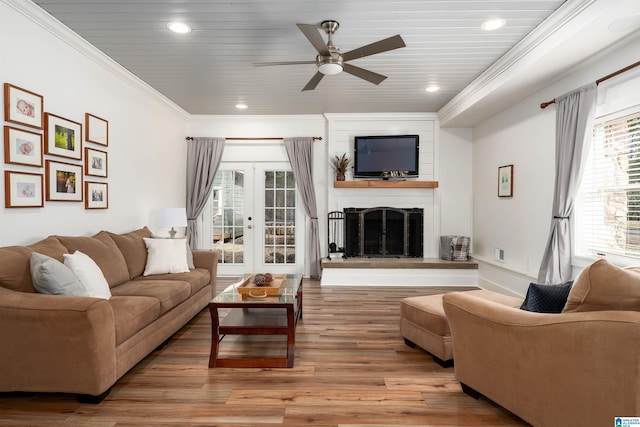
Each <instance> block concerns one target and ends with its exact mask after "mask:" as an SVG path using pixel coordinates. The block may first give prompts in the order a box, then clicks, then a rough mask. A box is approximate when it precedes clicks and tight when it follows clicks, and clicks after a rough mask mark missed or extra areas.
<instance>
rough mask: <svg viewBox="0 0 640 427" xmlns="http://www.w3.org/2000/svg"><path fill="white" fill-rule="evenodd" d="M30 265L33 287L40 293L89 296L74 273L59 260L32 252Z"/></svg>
mask: <svg viewBox="0 0 640 427" xmlns="http://www.w3.org/2000/svg"><path fill="white" fill-rule="evenodd" d="M30 264H31V278H32V280H33V287H34V288H35V289H36V291H38V292H39V293H41V294H49V295H75V296H85V297H86V296H89V293H88V292H87V290H86V288H85V287H84V286H83V285H82V283H80V280H79V279H78V277H77V276H76V275H75V274H74V273H73V271H71V269H70V268H69V267H67V266H66V265H64V264H63V263H61V262H60V261H58V260H57V259H55V258H51V257H49V256H46V255H43V254H39V253H37V252H32V253H31V260H30Z"/></svg>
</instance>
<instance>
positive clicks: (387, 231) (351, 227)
mask: <svg viewBox="0 0 640 427" xmlns="http://www.w3.org/2000/svg"><path fill="white" fill-rule="evenodd" d="M344 214H345V222H344V228H345V233H344V234H345V256H347V257H383V258H384V257H422V256H423V247H422V242H423V228H424V227H423V216H424V214H423V209H419V208H410V209H401V208H389V207H377V208H347V209H344Z"/></svg>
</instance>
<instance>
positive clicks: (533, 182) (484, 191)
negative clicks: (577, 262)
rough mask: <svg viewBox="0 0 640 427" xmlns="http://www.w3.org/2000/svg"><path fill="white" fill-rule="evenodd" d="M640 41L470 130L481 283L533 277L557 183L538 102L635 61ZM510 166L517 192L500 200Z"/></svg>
mask: <svg viewBox="0 0 640 427" xmlns="http://www.w3.org/2000/svg"><path fill="white" fill-rule="evenodd" d="M639 40H640V37H638V36H636V37H635V39H631V40H627V41H626V43H624V44H621V45H619V46H616V47H615V48H614V49H611V50H609V51H608V52H605V53H603V54H601V55H598V56H597V57H595V58H593V59H592V60H591V61H590V62H589V63H587V64H585V65H584V66H583V67H581V68H580V69H577V70H575V71H573V72H572V73H571V74H569V75H567V76H564V77H562V78H561V79H559V80H558V81H557V82H555V83H553V84H551V85H550V86H548V87H547V88H545V89H544V90H542V91H540V92H539V93H537V94H536V95H535V96H532V97H530V98H528V99H526V100H524V101H522V102H520V103H518V104H516V105H514V106H512V107H511V108H509V109H508V110H506V111H504V112H502V113H500V114H498V115H496V116H494V117H492V118H491V119H489V120H487V121H485V122H484V123H481V124H479V125H477V126H476V127H474V128H473V166H472V167H473V254H474V257H476V258H477V259H478V260H479V261H480V262H481V265H480V278H481V283H480V285H481V286H483V287H487V288H502V289H503V290H506V291H508V292H509V291H510V292H513V293H516V294H524V293H525V292H526V289H527V286H528V284H529V282H531V281H535V278H536V276H537V273H538V268H539V266H540V262H541V259H542V255H543V252H544V248H545V245H546V241H547V236H548V232H549V226H550V216H551V205H552V202H553V187H554V180H555V107H554V106H551V107H548V108H547V109H545V110H542V109H540V103H541V102H544V101H548V100H550V99H553V98H555V97H556V96H559V95H562V94H564V93H566V92H569V91H571V90H573V89H575V88H578V87H580V86H582V85H584V84H586V83H589V82H590V81H594V80H596V79H598V78H600V77H602V76H605V75H607V74H609V73H611V72H613V71H615V70H618V69H620V68H622V67H625V66H627V65H629V64H632V63H634V62H636V61H638V59H639V58H638V41H639ZM507 164H513V165H514V180H513V182H514V190H513V194H514V195H513V197H512V198H499V197H498V196H497V186H498V183H497V176H498V167H499V166H502V165H507ZM496 248H500V249H503V250H504V251H505V262H504V264H501V263H496V262H495V258H494V251H495V249H496ZM574 271H578V270H577V269H574ZM505 273H507V274H506V275H505Z"/></svg>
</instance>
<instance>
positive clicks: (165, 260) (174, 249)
mask: <svg viewBox="0 0 640 427" xmlns="http://www.w3.org/2000/svg"><path fill="white" fill-rule="evenodd" d="M143 240H144V244H145V245H146V246H147V265H146V267H145V269H144V273H142V275H143V276H149V275H151V274H166V273H186V272H188V271H189V265H188V264H187V246H186V244H185V239H150V238H148V237H144V238H143Z"/></svg>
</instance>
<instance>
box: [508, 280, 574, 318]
mask: <svg viewBox="0 0 640 427" xmlns="http://www.w3.org/2000/svg"><path fill="white" fill-rule="evenodd" d="M572 285H573V280H572V281H569V282H567V283H563V284H562V285H540V284H538V283H531V284H529V289H527V296H526V297H525V298H524V302H523V303H522V306H521V307H520V308H521V309H522V310H526V311H535V312H537V313H562V310H563V309H564V305H565V304H566V303H567V298H568V297H569V291H570V290H571V286H572Z"/></svg>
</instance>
